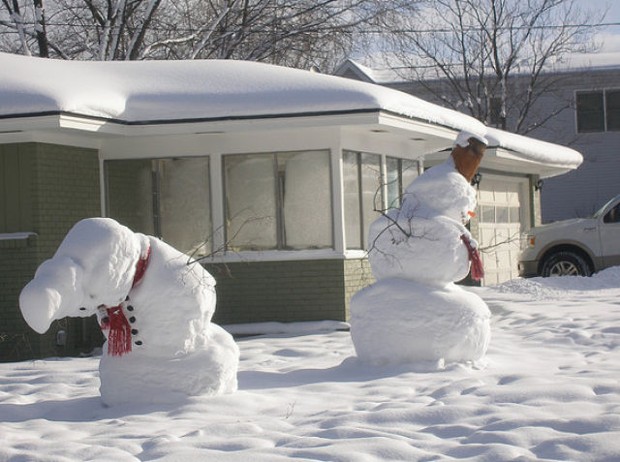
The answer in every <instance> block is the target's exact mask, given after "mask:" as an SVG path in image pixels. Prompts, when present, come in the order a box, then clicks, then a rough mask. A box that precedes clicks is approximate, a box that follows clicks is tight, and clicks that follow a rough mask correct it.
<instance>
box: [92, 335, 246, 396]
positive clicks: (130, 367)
mask: <svg viewBox="0 0 620 462" xmlns="http://www.w3.org/2000/svg"><path fill="white" fill-rule="evenodd" d="M203 335H204V338H205V340H206V345H205V346H206V347H207V348H195V349H193V350H192V351H189V352H185V353H179V354H178V355H175V356H158V355H149V354H129V355H124V356H120V357H111V356H109V355H104V356H103V358H102V359H101V364H100V365H99V371H100V376H101V387H100V389H99V390H100V392H101V400H102V401H103V402H104V403H105V404H106V405H107V406H116V405H121V404H130V403H134V404H135V403H147V404H155V403H176V402H182V401H183V400H185V399H187V397H188V396H197V395H205V396H214V395H219V394H223V393H233V392H235V391H236V390H237V368H238V363H239V349H238V348H237V346H236V344H235V342H234V340H233V338H232V336H231V335H230V334H229V333H228V332H226V331H225V330H224V329H223V328H221V327H220V326H218V325H217V324H213V323H211V324H210V325H209V326H208V327H207V328H206V329H204V332H203Z"/></svg>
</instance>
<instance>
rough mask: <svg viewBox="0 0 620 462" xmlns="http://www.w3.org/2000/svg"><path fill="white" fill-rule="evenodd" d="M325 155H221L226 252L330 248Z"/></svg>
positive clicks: (327, 180) (330, 217)
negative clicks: (222, 163) (222, 158)
mask: <svg viewBox="0 0 620 462" xmlns="http://www.w3.org/2000/svg"><path fill="white" fill-rule="evenodd" d="M330 178H331V174H330V163H329V152H328V151H301V152H278V153H264V154H247V155H227V156H224V183H225V199H226V242H227V247H228V248H229V249H230V250H235V251H239V250H284V249H319V248H331V247H333V237H332V234H333V231H332V228H333V227H332V208H331V204H332V200H331V180H330Z"/></svg>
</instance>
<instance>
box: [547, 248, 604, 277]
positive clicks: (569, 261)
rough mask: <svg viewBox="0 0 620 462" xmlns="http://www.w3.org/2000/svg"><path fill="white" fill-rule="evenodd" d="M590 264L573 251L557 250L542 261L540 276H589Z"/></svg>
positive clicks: (590, 272)
mask: <svg viewBox="0 0 620 462" xmlns="http://www.w3.org/2000/svg"><path fill="white" fill-rule="evenodd" d="M591 274H592V271H590V266H588V263H587V262H586V261H585V260H584V259H583V257H582V256H581V255H579V254H577V253H575V252H570V251H562V252H557V253H554V254H552V255H550V256H549V257H547V259H546V260H545V261H544V263H543V266H542V270H541V276H543V277H551V276H590V275H591Z"/></svg>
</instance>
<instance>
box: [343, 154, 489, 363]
mask: <svg viewBox="0 0 620 462" xmlns="http://www.w3.org/2000/svg"><path fill="white" fill-rule="evenodd" d="M475 206H476V199H475V191H474V189H473V188H472V187H471V186H470V184H469V182H468V181H467V180H466V179H465V178H464V177H463V175H461V174H460V173H459V171H458V170H457V169H456V167H455V164H454V161H453V159H452V157H450V158H448V160H447V161H446V162H444V163H443V164H441V165H438V166H436V167H432V168H431V169H429V170H427V171H426V172H425V173H424V174H422V175H421V176H419V177H418V178H416V179H415V180H414V181H413V182H412V183H411V184H410V185H409V186H408V187H407V189H406V190H405V193H404V195H403V200H402V205H401V207H400V208H398V209H392V210H389V211H388V212H387V213H385V214H384V215H382V216H381V217H379V218H378V219H377V220H376V221H375V222H374V223H373V224H372V225H371V227H370V229H369V249H370V250H369V254H368V259H369V262H370V265H371V269H372V272H373V275H374V276H375V278H376V280H377V282H376V283H374V284H372V285H371V286H369V287H366V288H365V289H362V290H361V291H359V292H358V293H357V294H355V295H354V296H353V298H352V300H351V336H352V340H353V344H354V346H355V350H356V353H357V355H358V357H359V358H360V359H362V360H364V361H367V362H370V363H373V364H390V363H407V362H419V361H439V360H443V361H477V360H479V359H480V358H482V357H483V356H484V354H485V352H486V350H487V347H488V344H489V340H490V322H489V321H490V312H489V309H488V307H487V305H486V303H484V301H483V300H482V299H481V298H480V297H478V296H477V295H476V294H473V293H471V292H467V291H465V290H464V289H462V288H461V287H459V286H457V285H455V284H454V282H456V281H459V280H461V279H463V278H465V277H466V276H467V274H468V273H469V270H470V254H469V251H468V248H467V246H466V245H465V242H467V243H469V244H470V245H471V246H473V247H476V246H477V243H476V242H475V240H474V239H473V238H472V236H471V234H470V233H469V231H468V230H467V228H466V227H465V224H466V223H467V222H468V221H469V219H470V217H471V216H472V215H473V211H474V209H475Z"/></svg>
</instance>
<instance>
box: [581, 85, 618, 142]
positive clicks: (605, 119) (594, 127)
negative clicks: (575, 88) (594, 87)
mask: <svg viewBox="0 0 620 462" xmlns="http://www.w3.org/2000/svg"><path fill="white" fill-rule="evenodd" d="M576 103H577V132H578V133H595V132H605V131H618V130H620V90H599V91H589V92H578V93H577V94H576Z"/></svg>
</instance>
